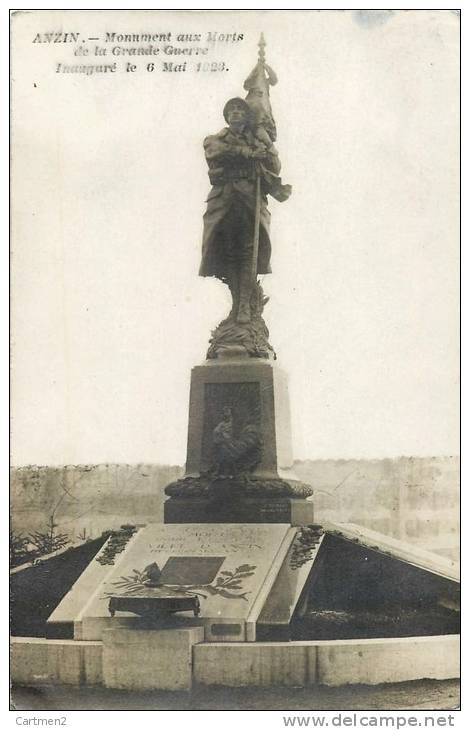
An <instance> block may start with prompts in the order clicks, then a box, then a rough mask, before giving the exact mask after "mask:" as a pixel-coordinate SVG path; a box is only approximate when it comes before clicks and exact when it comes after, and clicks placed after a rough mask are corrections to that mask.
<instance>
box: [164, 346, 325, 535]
mask: <svg viewBox="0 0 470 730" xmlns="http://www.w3.org/2000/svg"><path fill="white" fill-rule="evenodd" d="M165 491H166V493H167V494H168V495H169V496H170V499H169V500H167V501H166V503H165V518H164V519H165V522H167V523H178V522H179V523H185V522H186V523H188V522H193V523H194V522H231V523H239V522H244V523H250V522H251V523H257V522H280V523H288V524H292V525H298V524H311V523H312V522H313V505H312V503H311V502H308V503H306V502H305V498H306V497H308V496H310V495H311V494H312V490H311V489H310V488H309V487H307V485H302V484H301V483H300V482H298V480H297V478H296V475H295V473H294V471H293V459H292V442H291V427H290V409H289V395H288V387H287V379H286V376H285V374H284V372H283V371H282V370H280V368H278V367H277V365H276V364H275V363H274V362H272V361H270V360H263V359H260V358H248V357H246V358H228V357H227V358H219V359H217V360H208V361H207V362H206V363H205V364H204V365H199V366H197V367H195V368H193V370H192V372H191V393H190V403H189V425H188V447H187V460H186V474H185V477H184V479H181V480H178V482H174V483H173V484H171V485H168V487H167V488H166V490H165ZM300 503H302V506H300Z"/></svg>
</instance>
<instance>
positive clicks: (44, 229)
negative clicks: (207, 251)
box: [11, 10, 459, 465]
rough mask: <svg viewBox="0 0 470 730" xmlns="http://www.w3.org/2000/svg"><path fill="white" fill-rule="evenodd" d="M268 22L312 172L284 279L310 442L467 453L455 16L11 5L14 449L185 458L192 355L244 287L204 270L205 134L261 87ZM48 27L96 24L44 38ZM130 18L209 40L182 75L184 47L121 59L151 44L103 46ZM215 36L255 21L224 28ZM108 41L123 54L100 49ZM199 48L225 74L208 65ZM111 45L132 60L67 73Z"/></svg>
mask: <svg viewBox="0 0 470 730" xmlns="http://www.w3.org/2000/svg"><path fill="white" fill-rule="evenodd" d="M261 31H263V32H264V35H265V39H266V43H267V47H266V56H267V61H268V63H269V64H270V65H271V66H272V67H273V68H274V70H275V71H276V73H277V75H278V78H279V83H278V85H277V86H275V87H273V88H272V92H271V102H272V107H273V111H274V116H275V118H276V122H277V127H278V141H277V143H276V146H277V148H278V150H279V154H280V158H281V160H282V163H283V172H282V176H283V180H284V182H288V183H290V184H292V186H293V193H292V196H291V198H290V199H289V200H288V201H287V202H284V203H278V202H277V201H274V200H271V202H270V210H271V214H272V220H271V232H272V245H273V255H272V269H273V273H272V275H269V276H266V277H264V281H263V287H264V288H265V289H266V291H267V293H268V294H269V295H270V301H269V304H268V305H267V307H266V309H265V319H266V321H267V324H268V327H269V329H270V333H271V343H272V345H273V346H274V348H275V350H276V352H277V355H278V360H277V364H278V365H279V367H281V368H282V369H283V370H285V371H286V372H287V374H288V378H289V392H290V400H291V414H292V437H293V451H294V456H295V458H299V459H304V458H310V459H327V458H383V457H393V456H400V455H406V456H408V455H413V456H438V455H448V454H456V453H458V448H459V444H458V435H459V414H458V398H459V381H458V378H459V371H458V357H459V349H458V347H459V329H458V328H459V321H458V312H459V310H458V306H459V47H458V43H459V18H458V15H457V14H456V13H454V12H453V11H370V12H368V11H364V10H363V11H233V12H212V13H210V15H209V14H208V13H204V12H195V11H193V12H189V11H186V12H185V11H180V12H170V11H168V12H166V11H165V12H163V11H160V12H159V11H116V12H115V11H103V12H93V11H88V12H87V11H80V12H74V11H57V12H54V13H52V12H49V11H34V12H25V11H22V12H19V13H17V14H16V16H14V18H13V25H12V49H13V50H12V186H13V192H12V195H13V199H12V254H11V267H12V292H13V296H12V462H13V464H15V465H25V464H78V463H102V462H118V463H143V462H146V463H148V462H160V463H174V464H182V463H184V461H185V450H186V438H187V418H188V399H189V383H190V371H191V368H192V367H193V366H194V365H198V364H201V363H202V362H203V361H204V358H205V352H206V349H207V342H208V338H209V336H210V331H211V329H213V328H214V327H215V326H216V325H217V323H218V322H219V321H220V320H221V319H222V318H223V317H224V316H225V315H226V314H227V312H228V309H229V306H230V305H229V295H228V292H227V290H226V288H225V287H224V285H222V284H221V283H220V282H218V281H216V280H211V279H202V278H200V277H198V276H197V271H198V267H199V259H200V250H201V235H202V215H203V212H204V209H205V199H206V197H207V194H208V192H209V189H210V186H209V181H208V178H207V167H206V163H205V160H204V154H203V149H202V140H203V139H204V137H205V136H206V135H208V134H212V133H215V132H217V131H219V130H220V129H221V128H222V127H223V126H224V120H223V118H222V108H223V106H224V103H225V101H226V100H227V99H229V98H230V97H232V96H238V95H241V94H242V93H243V81H244V79H245V78H246V76H247V75H248V73H249V71H250V70H251V68H252V67H253V66H254V64H255V62H256V55H257V42H258V38H259V33H260V32H261ZM47 32H61V33H66V32H69V33H70V32H78V33H80V36H79V38H80V39H85V43H83V44H82V43H81V40H79V41H78V42H77V44H73V43H72V44H67V43H52V44H51V43H46V42H35V43H33V40H34V39H35V38H36V37H37V34H38V33H40V34H44V33H47ZM110 32H116V33H144V32H147V33H167V32H171V33H172V38H173V39H175V38H176V36H177V34H178V33H185V34H200V35H201V40H200V41H198V42H194V41H193V42H189V43H186V44H184V43H183V42H176V41H174V42H173V43H172V45H173V47H183V46H185V47H209V53H208V55H207V57H206V56H201V57H195V56H191V57H187V56H185V57H184V58H185V59H186V60H187V70H186V71H185V72H164V71H162V70H161V69H162V64H163V61H168V60H173V61H174V62H176V61H175V58H176V57H175V56H168V55H166V54H165V55H163V51H161V52H160V55H157V56H155V57H150V60H149V58H148V57H139V58H135V57H133V58H130V57H129V58H127V57H123V56H112V55H111V49H112V48H113V47H114V46H120V47H124V48H129V47H131V46H148V45H149V44H148V43H146V42H143V43H113V42H109V43H106V42H105V40H104V39H105V37H106V33H110ZM208 32H211V33H217V34H221V35H224V36H226V37H229V36H233V35H234V34H235V37H236V36H238V35H240V34H243V39H242V40H238V41H237V40H235V41H233V40H230V38H229V39H228V40H227V39H226V38H225V39H223V40H218V41H216V42H210V43H207V41H206V36H207V33H208ZM42 37H43V36H41V38H42ZM90 37H92V38H99V39H100V40H99V41H98V42H95V41H88V38H90ZM95 45H98V46H99V47H101V48H106V56H105V57H95V56H93V55H90V54H94V46H95ZM154 45H157V46H159V45H160V46H162V48H163V46H164V45H165V43H163V44H160V43H158V42H157V43H155V44H154ZM170 45H171V44H170ZM78 46H82V47H83V48H86V49H88V50H89V55H88V57H87V56H75V55H74V52H75V51H77V48H78ZM181 58H182V57H179V58H178V62H181V61H180V59H181ZM201 58H202V59H204V60H206V59H207V61H209V62H216V63H218V64H219V67H221V66H220V64H222V62H223V63H224V64H225V65H224V67H223V70H221V71H214V72H212V71H203V70H200V71H197V70H196V69H197V66H196V64H197V62H198V61H199V60H200V59H201ZM129 59H130V60H129ZM113 62H116V63H117V64H118V68H117V70H116V72H115V73H111V72H109V73H106V74H104V73H94V74H93V75H90V76H89V75H85V74H76V73H57V72H56V68H57V64H58V63H62V64H63V65H67V64H69V65H73V64H84V63H86V64H103V63H109V64H112V63H113ZM127 62H132V63H133V64H134V65H136V66H137V69H136V70H135V71H132V72H127V71H125V65H126V63H127ZM149 62H154V63H155V67H154V70H153V71H147V70H146V65H147V63H149Z"/></svg>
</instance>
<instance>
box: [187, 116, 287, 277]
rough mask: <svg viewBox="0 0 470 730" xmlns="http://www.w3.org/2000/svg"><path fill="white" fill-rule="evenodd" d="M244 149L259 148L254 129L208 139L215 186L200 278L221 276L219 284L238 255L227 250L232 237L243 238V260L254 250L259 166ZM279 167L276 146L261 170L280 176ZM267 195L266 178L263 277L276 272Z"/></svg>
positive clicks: (209, 204) (225, 131) (260, 259)
mask: <svg viewBox="0 0 470 730" xmlns="http://www.w3.org/2000/svg"><path fill="white" fill-rule="evenodd" d="M241 146H244V147H245V149H246V147H247V146H248V147H250V148H251V149H254V148H255V146H256V141H255V139H254V137H253V134H252V133H251V131H250V130H249V129H247V130H246V131H244V132H243V133H241V134H236V133H235V132H233V131H232V130H231V129H229V128H228V127H226V128H225V129H223V130H222V131H221V132H219V133H218V134H214V135H211V136H210V137H207V138H206V139H205V140H204V151H205V154H206V160H207V163H208V166H209V178H210V180H211V182H212V184H213V187H212V190H211V191H210V193H209V197H208V198H207V209H206V212H205V214H204V233H203V244H202V261H201V267H200V270H199V275H200V276H217V277H218V278H219V279H223V278H224V277H226V276H227V274H228V271H227V269H228V266H229V263H228V262H229V260H230V261H232V263H233V255H234V252H233V250H232V251H230V252H228V250H227V249H230V236H231V235H233V236H235V235H236V236H238V238H237V242H236V243H237V247H238V248H239V249H240V255H246V251H247V250H249V247H250V246H252V241H253V230H254V218H255V197H256V195H255V191H256V183H255V163H254V161H253V160H252V159H247V158H246V156H244V155H243V154H241V153H240V147H241ZM280 167H281V165H280V162H279V158H278V156H277V152H276V150H275V149H274V147H271V148H270V150H269V152H268V153H267V156H266V158H264V159H263V161H262V168H263V169H264V170H265V171H266V172H267V173H273V174H275V175H277V174H278V172H279V170H280ZM263 188H264V189H263ZM265 190H266V187H265V186H264V185H263V176H262V183H261V191H262V192H261V208H260V235H259V249H258V274H267V273H270V271H271V266H270V258H271V241H270V238H269V224H270V218H271V215H270V213H269V211H268V206H267V198H266V194H265ZM224 224H226V225H225V226H224ZM245 239H246V240H245ZM241 240H242V243H240V241H241ZM243 251H244V252H245V253H244V254H243ZM235 255H236V252H235Z"/></svg>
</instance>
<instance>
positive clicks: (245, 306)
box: [237, 264, 252, 324]
mask: <svg viewBox="0 0 470 730" xmlns="http://www.w3.org/2000/svg"><path fill="white" fill-rule="evenodd" d="M251 293H252V286H251V267H250V266H249V265H248V266H247V265H246V264H245V266H243V268H242V270H241V272H240V303H239V305H238V315H237V322H238V324H248V323H249V322H251V307H250V299H251Z"/></svg>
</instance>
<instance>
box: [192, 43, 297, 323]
mask: <svg viewBox="0 0 470 730" xmlns="http://www.w3.org/2000/svg"><path fill="white" fill-rule="evenodd" d="M263 46H264V41H263V40H262V41H261V43H260V48H261V51H260V57H259V60H258V63H257V66H256V67H255V69H253V71H252V72H251V74H250V76H249V77H248V79H247V81H246V82H245V88H246V89H248V95H247V99H246V100H244V99H241V98H238V97H237V98H233V99H230V100H229V101H228V102H227V103H226V104H225V107H224V110H223V116H224V119H225V121H226V122H227V125H228V126H227V127H225V128H224V129H222V131H220V132H219V133H218V134H214V135H211V136H209V137H207V138H206V139H205V140H204V151H205V155H206V160H207V164H208V167H209V179H210V182H211V184H212V190H211V191H210V193H209V196H208V198H207V209H206V212H205V214H204V233H203V247H202V262H201V267H200V270H199V274H200V276H215V277H217V278H218V279H220V280H221V281H223V282H224V283H226V284H227V285H228V286H229V288H230V292H231V294H232V302H233V305H232V310H231V312H230V315H229V317H228V318H227V320H225V322H224V323H223V324H226V323H227V322H230V323H232V324H233V325H235V324H236V325H237V326H238V327H240V326H246V325H249V324H250V322H251V320H252V317H253V311H254V310H253V297H254V296H255V295H257V293H258V292H259V289H258V287H257V275H258V274H268V273H270V272H271V267H270V258H271V242H270V237H269V222H270V213H269V211H268V205H267V195H268V194H269V195H271V196H273V197H274V198H275V199H276V200H279V201H284V200H287V198H288V197H289V195H290V192H291V187H290V185H283V184H282V181H281V179H280V177H279V172H280V169H281V163H280V161H279V156H278V153H277V150H276V149H275V147H274V145H273V141H274V139H275V134H276V127H275V124H274V120H273V116H272V112H271V107H270V103H269V85H270V84H271V85H272V84H273V83H275V81H276V77H275V74H274V72H273V71H272V70H271V69H270V68H269V67H266V65H265V63H264V49H263ZM266 74H267V75H266ZM219 327H220V326H219Z"/></svg>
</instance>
